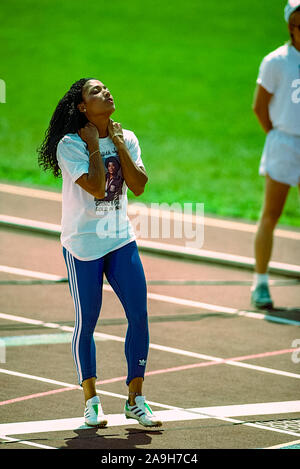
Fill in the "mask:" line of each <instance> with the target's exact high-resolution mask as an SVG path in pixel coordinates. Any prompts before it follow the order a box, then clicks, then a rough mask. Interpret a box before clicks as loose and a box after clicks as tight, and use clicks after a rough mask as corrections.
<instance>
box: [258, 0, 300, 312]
mask: <svg viewBox="0 0 300 469" xmlns="http://www.w3.org/2000/svg"><path fill="white" fill-rule="evenodd" d="M284 16H285V20H286V22H287V26H288V31H289V34H290V41H289V42H288V43H286V44H284V45H283V46H281V47H279V48H277V49H276V50H274V51H273V52H271V53H269V54H268V55H267V56H266V57H264V59H263V61H262V63H261V65H260V69H259V75H258V78H257V86H256V90H255V94H254V103H253V111H254V112H255V114H256V116H257V118H258V120H259V122H260V124H261V126H262V128H263V130H264V131H265V132H266V134H267V137H266V141H265V145H264V148H263V153H262V157H261V161H260V166H259V174H260V175H262V176H265V181H266V182H265V195H264V204H263V207H262V212H261V216H260V220H259V224H258V229H257V233H256V237H255V273H254V281H253V285H252V287H251V302H252V304H253V305H254V306H255V307H256V308H263V309H268V308H273V301H272V298H271V295H270V290H269V278H268V264H269V261H270V258H271V254H272V245H273V232H274V229H275V227H276V224H277V222H278V220H279V218H280V215H281V213H282V210H283V208H284V205H285V202H286V198H287V195H288V192H289V189H290V187H291V186H298V188H299V189H300V0H289V1H288V3H287V5H286V7H285V10H284Z"/></svg>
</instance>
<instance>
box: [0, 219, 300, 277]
mask: <svg viewBox="0 0 300 469" xmlns="http://www.w3.org/2000/svg"><path fill="white" fill-rule="evenodd" d="M2 223H4V225H7V224H8V225H9V226H17V227H20V228H22V227H27V228H29V229H33V230H35V231H36V230H37V231H38V232H45V233H52V234H54V235H56V236H60V234H61V226H60V225H55V224H52V223H45V222H41V221H36V220H30V219H27V218H20V217H13V216H10V215H4V214H0V224H2ZM137 244H138V247H140V248H144V249H145V248H146V249H150V250H151V251H153V250H154V251H158V252H160V253H165V254H166V253H167V254H179V255H180V256H182V255H184V256H187V257H192V258H193V259H197V260H204V261H206V262H210V261H212V262H215V261H216V260H217V261H218V262H221V263H222V264H224V265H228V264H230V265H232V266H235V267H240V266H241V267H247V268H250V269H253V268H254V266H255V259H254V258H252V257H245V256H239V255H236V254H229V253H224V252H219V251H209V250H207V249H199V248H190V247H186V246H181V245H178V244H170V243H161V242H157V241H151V240H147V239H137ZM269 270H270V272H273V271H274V272H276V273H277V274H278V273H283V274H284V273H286V272H287V271H288V272H289V275H291V274H292V275H295V276H297V277H298V276H299V274H300V268H299V266H298V265H295V264H287V263H283V262H276V261H270V263H269Z"/></svg>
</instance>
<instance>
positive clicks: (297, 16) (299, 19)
mask: <svg viewBox="0 0 300 469" xmlns="http://www.w3.org/2000/svg"><path fill="white" fill-rule="evenodd" d="M299 27H300V11H295V12H294V13H292V14H291V16H290V20H289V30H290V32H291V33H292V35H293V37H294V40H293V43H294V45H295V46H296V47H297V48H299V47H300V30H299Z"/></svg>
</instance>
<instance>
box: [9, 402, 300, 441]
mask: <svg viewBox="0 0 300 469" xmlns="http://www.w3.org/2000/svg"><path fill="white" fill-rule="evenodd" d="M296 411H300V401H287V402H265V403H258V404H257V403H256V404H243V405H229V406H218V407H199V408H197V409H183V408H179V407H173V408H172V409H171V410H163V411H155V415H156V417H157V418H158V419H160V420H161V421H162V422H164V423H166V422H176V421H190V420H201V419H208V418H213V419H217V420H223V419H224V420H226V421H227V422H231V423H242V424H243V425H246V426H254V427H255V428H258V429H261V428H263V429H265V430H271V431H276V430H278V429H275V428H272V427H265V426H263V425H260V424H254V423H253V424H251V425H250V422H249V423H248V422H244V421H241V420H236V419H231V418H230V417H233V416H238V415H243V416H252V415H272V414H286V413H290V412H296ZM106 417H107V420H108V427H113V426H123V425H136V424H137V422H136V420H134V419H126V417H125V415H124V413H122V414H107V415H106ZM89 428H90V427H88V426H87V425H85V423H84V419H83V417H75V418H68V419H55V420H41V421H40V420H38V421H31V422H11V423H5V424H1V425H0V434H1V435H3V436H4V435H5V436H8V435H26V434H33V433H43V432H55V431H67V430H79V429H82V430H83V429H89ZM280 433H285V434H289V435H296V436H297V435H298V436H299V434H297V433H294V432H290V431H288V430H280Z"/></svg>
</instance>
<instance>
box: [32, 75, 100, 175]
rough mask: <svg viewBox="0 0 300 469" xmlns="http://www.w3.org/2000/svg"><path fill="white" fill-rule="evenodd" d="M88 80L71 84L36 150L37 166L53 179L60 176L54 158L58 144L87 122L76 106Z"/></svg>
mask: <svg viewBox="0 0 300 469" xmlns="http://www.w3.org/2000/svg"><path fill="white" fill-rule="evenodd" d="M89 80H92V78H81V79H80V80H78V81H76V82H75V83H73V85H72V86H71V88H70V89H69V91H67V93H66V94H65V95H64V97H63V98H62V99H61V100H60V101H59V103H58V105H57V107H56V109H55V111H54V113H53V116H52V118H51V120H50V124H49V127H48V129H47V130H46V132H45V138H44V141H43V142H42V144H41V145H40V147H39V148H38V149H37V152H38V164H39V166H40V167H41V168H42V169H43V170H44V171H46V170H51V171H52V173H53V174H54V176H55V177H59V176H61V171H60V167H59V166H58V162H57V157H56V149H57V144H58V142H59V141H60V139H61V138H62V137H64V135H66V134H68V133H76V132H78V130H79V129H81V128H82V127H84V126H85V125H86V124H87V122H88V120H87V118H86V117H85V115H84V114H83V113H82V112H80V111H79V110H78V109H77V106H78V104H79V103H81V102H82V100H83V97H82V89H83V87H84V85H85V83H86V82H87V81H89Z"/></svg>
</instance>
